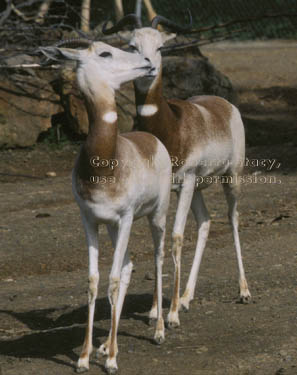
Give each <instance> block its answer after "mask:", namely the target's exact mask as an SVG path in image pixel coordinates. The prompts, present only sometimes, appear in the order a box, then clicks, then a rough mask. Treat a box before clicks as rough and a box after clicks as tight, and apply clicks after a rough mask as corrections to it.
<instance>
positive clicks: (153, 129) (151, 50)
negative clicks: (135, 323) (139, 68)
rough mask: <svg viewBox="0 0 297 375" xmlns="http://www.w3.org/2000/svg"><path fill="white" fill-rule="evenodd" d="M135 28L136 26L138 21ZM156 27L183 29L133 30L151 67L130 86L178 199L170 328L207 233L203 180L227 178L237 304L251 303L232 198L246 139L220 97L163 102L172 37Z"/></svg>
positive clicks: (192, 282) (189, 290) (185, 303)
mask: <svg viewBox="0 0 297 375" xmlns="http://www.w3.org/2000/svg"><path fill="white" fill-rule="evenodd" d="M132 19H133V17H132V16H131V15H130V16H126V17H125V18H124V19H122V20H121V21H120V22H119V23H118V24H117V25H115V26H114V27H112V28H110V29H108V30H107V29H106V27H104V28H103V32H105V33H113V32H116V31H119V30H120V29H121V28H122V27H123V26H124V25H125V20H126V22H127V23H131V20H132ZM134 22H135V24H136V25H137V24H138V25H139V24H140V20H139V19H138V18H137V17H135V20H134ZM160 23H161V24H163V25H164V26H167V27H169V28H171V29H173V30H174V31H185V28H182V27H180V26H178V25H176V24H174V23H173V22H172V21H169V20H167V19H165V18H164V17H161V16H157V17H155V18H154V20H153V21H152V27H146V28H139V29H135V30H134V33H133V35H132V38H131V41H130V48H131V50H133V51H134V52H135V54H140V55H142V56H144V57H145V59H146V60H147V61H148V62H150V63H151V64H152V69H151V71H150V75H149V76H146V77H143V78H139V79H137V80H135V82H134V87H135V98H136V106H137V108H136V110H137V120H138V124H139V128H140V129H141V130H145V131H147V132H150V133H152V134H154V135H156V136H157V137H158V138H159V139H160V140H161V141H162V142H163V143H164V145H165V146H166V148H167V150H168V152H169V154H170V156H171V158H172V161H173V175H174V178H173V180H174V181H173V186H172V187H173V190H175V191H176V192H177V194H178V206H177V212H176V217H175V223H174V228H173V234H172V239H173V258H174V263H175V277H174V288H173V297H172V302H171V307H170V311H169V314H168V324H169V326H170V327H175V326H179V324H180V322H179V316H178V311H179V308H180V307H183V308H184V309H186V310H188V309H189V304H190V301H191V300H192V299H193V298H194V291H195V286H196V282H197V277H198V272H199V267H200V263H201V259H202V255H203V251H204V248H205V244H206V240H207V237H208V233H209V227H210V216H209V214H208V211H207V208H206V206H205V203H204V200H203V195H202V191H201V190H202V189H204V188H206V187H208V186H209V185H207V184H204V183H203V178H205V177H206V176H216V177H217V176H228V177H229V179H227V183H225V184H223V188H224V193H225V196H226V199H227V203H228V215H229V220H230V223H231V226H232V231H233V237H234V242H235V248H236V254H237V261H238V268H239V287H240V298H241V301H242V302H248V301H249V299H250V298H251V295H250V292H249V290H248V285H247V281H246V278H245V272H244V268H243V263H242V256H241V248H240V242H239V235H238V213H237V194H236V192H237V189H238V187H239V186H238V184H237V183H236V182H237V176H238V175H240V174H241V172H242V160H243V159H244V156H245V134H244V127H243V123H242V120H241V116H240V113H239V111H238V110H237V108H236V107H234V106H233V105H232V104H231V103H229V102H228V101H226V100H224V99H222V98H220V97H216V96H195V97H192V98H189V99H188V100H178V99H169V100H167V99H165V98H164V97H163V89H162V57H161V48H162V46H163V44H164V43H165V42H166V41H168V40H170V39H172V38H174V37H175V34H168V33H161V32H159V31H158V30H157V27H158V24H160ZM230 178H231V179H233V181H231V180H230ZM176 181H177V183H174V182H176ZM190 208H191V209H192V211H193V214H194V217H195V220H196V222H197V226H198V239H197V245H196V251H195V256H194V260H193V264H192V268H191V272H190V276H189V279H188V282H187V286H186V289H185V292H184V294H183V296H182V298H181V299H180V297H179V295H180V272H181V270H180V266H181V250H182V243H183V234H184V229H185V224H186V220H187V215H188V212H189V209H190Z"/></svg>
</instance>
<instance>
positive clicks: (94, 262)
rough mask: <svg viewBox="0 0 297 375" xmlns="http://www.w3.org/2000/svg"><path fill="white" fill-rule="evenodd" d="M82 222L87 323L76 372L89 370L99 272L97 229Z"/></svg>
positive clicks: (87, 221) (83, 217) (86, 219)
mask: <svg viewBox="0 0 297 375" xmlns="http://www.w3.org/2000/svg"><path fill="white" fill-rule="evenodd" d="M82 220H83V224H84V228H85V232H86V237H87V244H88V250H89V291H88V321H87V327H86V333H85V339H84V343H83V347H82V351H81V354H80V357H79V360H78V362H77V369H76V371H77V372H84V371H87V370H88V369H89V358H90V355H91V353H92V350H93V345H92V337H93V322H94V312H95V301H96V298H97V291H98V282H99V270H98V227H97V225H96V224H95V223H94V222H91V221H89V220H88V218H86V217H85V216H83V214H82Z"/></svg>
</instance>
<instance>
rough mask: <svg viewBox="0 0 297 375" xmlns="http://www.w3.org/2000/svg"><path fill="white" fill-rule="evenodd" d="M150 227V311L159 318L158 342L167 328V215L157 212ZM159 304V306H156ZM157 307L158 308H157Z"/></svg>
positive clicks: (160, 342)
mask: <svg viewBox="0 0 297 375" xmlns="http://www.w3.org/2000/svg"><path fill="white" fill-rule="evenodd" d="M149 223H150V228H151V232H152V237H153V241H154V247H155V275H156V278H155V292H154V301H153V306H152V309H151V311H150V314H149V317H150V319H155V318H156V319H157V322H156V331H155V336H154V339H155V341H156V343H157V344H162V342H164V340H165V328H164V319H163V311H162V268H163V260H164V241H165V230H166V216H164V215H161V216H159V214H158V213H157V214H155V215H154V216H152V217H149ZM156 305H157V306H156ZM156 307H157V309H156Z"/></svg>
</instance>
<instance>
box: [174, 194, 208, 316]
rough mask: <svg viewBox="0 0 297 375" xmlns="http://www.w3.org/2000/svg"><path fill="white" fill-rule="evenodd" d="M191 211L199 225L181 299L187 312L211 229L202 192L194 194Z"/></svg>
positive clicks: (182, 306) (182, 305)
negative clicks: (192, 257)
mask: <svg viewBox="0 0 297 375" xmlns="http://www.w3.org/2000/svg"><path fill="white" fill-rule="evenodd" d="M191 209H192V212H193V214H194V217H195V220H196V222H197V225H198V240H197V245H196V251H195V256H194V260H193V264H192V268H191V272H190V276H189V279H188V282H187V286H186V289H185V292H184V294H183V296H182V298H181V299H180V303H181V308H183V309H184V310H185V311H188V310H189V305H190V302H191V301H192V299H193V298H194V292H195V287H196V283H197V277H198V273H199V268H200V264H201V259H202V256H203V252H204V249H205V245H206V241H207V238H208V233H209V228H210V217H209V214H208V211H207V208H206V206H205V203H204V199H203V195H202V192H201V191H199V190H198V191H197V190H196V191H195V192H194V195H193V199H192V204H191Z"/></svg>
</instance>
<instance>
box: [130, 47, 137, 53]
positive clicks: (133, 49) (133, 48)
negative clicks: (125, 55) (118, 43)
mask: <svg viewBox="0 0 297 375" xmlns="http://www.w3.org/2000/svg"><path fill="white" fill-rule="evenodd" d="M129 52H138V49H137V47H135V46H133V45H130V46H129Z"/></svg>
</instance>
